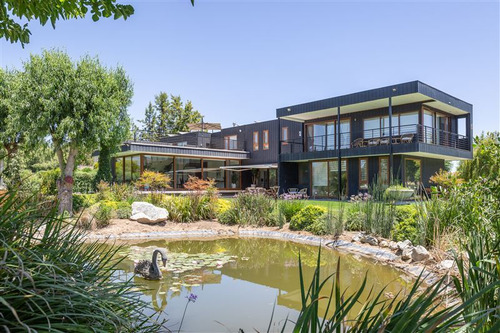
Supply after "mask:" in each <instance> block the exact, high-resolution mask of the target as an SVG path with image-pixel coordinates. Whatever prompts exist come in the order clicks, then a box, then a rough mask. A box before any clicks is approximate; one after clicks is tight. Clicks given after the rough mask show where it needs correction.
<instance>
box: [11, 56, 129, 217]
mask: <svg viewBox="0 0 500 333" xmlns="http://www.w3.org/2000/svg"><path fill="white" fill-rule="evenodd" d="M16 88H17V89H16V90H15V91H14V94H15V101H16V113H15V115H16V123H17V124H18V126H19V128H21V129H22V131H23V133H24V135H25V138H26V143H27V144H29V145H30V146H32V147H36V146H38V145H44V144H47V139H48V138H49V139H50V141H51V143H52V146H53V149H54V151H55V153H56V155H57V158H58V162H59V167H60V169H61V177H60V179H59V180H58V199H59V212H60V213H63V212H64V211H67V212H69V213H70V214H71V212H72V194H73V171H74V169H75V166H76V165H75V164H76V158H77V155H78V154H85V153H89V152H91V151H93V150H95V149H98V148H99V146H100V144H101V143H105V142H107V140H110V141H112V139H111V138H112V137H113V136H114V134H113V132H114V128H115V127H116V124H118V123H120V120H119V119H120V117H121V116H123V112H124V109H125V108H126V107H127V106H128V105H129V104H130V96H131V95H132V88H131V86H130V83H129V79H128V78H127V77H126V76H125V72H124V71H123V70H121V69H120V68H118V69H112V68H106V67H104V66H103V65H101V64H100V62H99V60H98V59H97V58H90V57H88V56H87V57H83V58H81V59H80V60H79V61H77V62H76V63H74V62H72V60H71V59H70V57H69V56H68V55H67V54H66V53H63V52H60V51H44V52H43V53H42V55H32V56H31V57H30V59H29V61H27V62H26V63H24V70H23V71H22V72H21V74H20V82H19V84H18V85H17V87H16ZM127 133H128V130H127Z"/></svg>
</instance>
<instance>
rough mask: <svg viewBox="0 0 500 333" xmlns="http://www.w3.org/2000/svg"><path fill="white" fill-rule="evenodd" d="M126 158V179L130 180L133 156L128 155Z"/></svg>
mask: <svg viewBox="0 0 500 333" xmlns="http://www.w3.org/2000/svg"><path fill="white" fill-rule="evenodd" d="M124 160H125V181H126V182H129V181H130V180H131V179H132V157H130V156H127V157H125V158H124Z"/></svg>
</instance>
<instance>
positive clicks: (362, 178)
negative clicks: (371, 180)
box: [359, 158, 368, 190]
mask: <svg viewBox="0 0 500 333" xmlns="http://www.w3.org/2000/svg"><path fill="white" fill-rule="evenodd" d="M359 189H360V190H367V189H368V159H367V158H360V159H359Z"/></svg>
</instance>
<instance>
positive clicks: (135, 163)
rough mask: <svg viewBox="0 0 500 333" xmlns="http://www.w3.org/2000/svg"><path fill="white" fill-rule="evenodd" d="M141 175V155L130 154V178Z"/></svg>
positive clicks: (135, 178) (133, 178) (134, 178)
mask: <svg viewBox="0 0 500 333" xmlns="http://www.w3.org/2000/svg"><path fill="white" fill-rule="evenodd" d="M140 176H141V157H140V156H132V180H137V179H139V177H140Z"/></svg>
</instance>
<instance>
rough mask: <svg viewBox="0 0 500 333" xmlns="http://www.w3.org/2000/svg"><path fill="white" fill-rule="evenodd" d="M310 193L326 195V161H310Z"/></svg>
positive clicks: (320, 195) (319, 195)
mask: <svg viewBox="0 0 500 333" xmlns="http://www.w3.org/2000/svg"><path fill="white" fill-rule="evenodd" d="M311 166H312V186H311V188H312V195H313V196H318V197H327V196H328V162H326V161H325V162H312V163H311Z"/></svg>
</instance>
